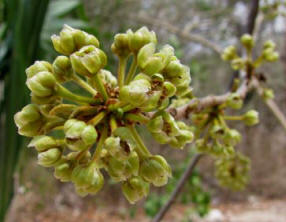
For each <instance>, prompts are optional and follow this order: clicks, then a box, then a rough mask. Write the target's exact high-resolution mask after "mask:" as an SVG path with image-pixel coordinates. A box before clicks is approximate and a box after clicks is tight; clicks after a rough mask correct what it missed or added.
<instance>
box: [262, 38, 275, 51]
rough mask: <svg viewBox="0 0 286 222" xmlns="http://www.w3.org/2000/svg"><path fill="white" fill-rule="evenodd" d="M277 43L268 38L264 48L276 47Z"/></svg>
mask: <svg viewBox="0 0 286 222" xmlns="http://www.w3.org/2000/svg"><path fill="white" fill-rule="evenodd" d="M275 48H276V44H275V42H273V41H272V40H268V41H266V42H265V43H264V44H263V49H275Z"/></svg>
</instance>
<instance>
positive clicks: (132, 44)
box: [127, 27, 157, 53]
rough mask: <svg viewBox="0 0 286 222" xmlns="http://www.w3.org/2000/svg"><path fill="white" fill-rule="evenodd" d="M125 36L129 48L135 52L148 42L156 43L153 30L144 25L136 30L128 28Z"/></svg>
mask: <svg viewBox="0 0 286 222" xmlns="http://www.w3.org/2000/svg"><path fill="white" fill-rule="evenodd" d="M127 36H128V40H129V49H130V50H131V51H132V52H135V53H137V52H138V51H139V50H140V49H141V48H142V47H143V46H144V45H146V44H148V43H151V42H152V43H157V38H156V34H155V32H153V31H149V30H148V28H146V27H142V28H140V29H139V30H137V31H136V32H132V31H131V30H128V31H127Z"/></svg>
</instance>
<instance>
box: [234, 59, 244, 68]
mask: <svg viewBox="0 0 286 222" xmlns="http://www.w3.org/2000/svg"><path fill="white" fill-rule="evenodd" d="M244 65H245V64H244V60H243V59H242V58H237V59H233V60H232V61H231V67H232V68H233V69H234V70H239V69H243V68H244Z"/></svg>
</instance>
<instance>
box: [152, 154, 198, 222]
mask: <svg viewBox="0 0 286 222" xmlns="http://www.w3.org/2000/svg"><path fill="white" fill-rule="evenodd" d="M202 156H203V154H196V155H195V156H194V157H193V158H192V159H191V160H190V162H189V164H188V166H187V168H186V170H185V172H184V174H183V175H182V176H181V178H180V180H179V182H178V184H177V186H176V188H175V190H174V191H173V192H172V194H171V197H170V199H169V200H168V202H167V203H166V204H165V205H164V206H163V207H162V208H161V209H160V211H159V213H158V214H157V215H156V216H155V218H154V220H153V222H159V221H161V219H163V217H164V216H165V214H166V213H167V211H168V210H169V208H170V206H171V205H172V204H173V203H174V201H175V200H176V198H177V196H178V195H179V193H180V192H181V191H182V189H183V187H184V185H185V183H186V181H187V179H188V178H189V176H190V175H191V174H192V172H193V170H194V168H195V166H196V165H197V163H198V162H199V160H200V159H201V158H202Z"/></svg>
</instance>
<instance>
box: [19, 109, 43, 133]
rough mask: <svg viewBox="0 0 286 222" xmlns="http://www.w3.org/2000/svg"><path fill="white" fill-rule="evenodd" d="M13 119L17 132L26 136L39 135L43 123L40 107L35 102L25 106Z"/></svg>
mask: <svg viewBox="0 0 286 222" xmlns="http://www.w3.org/2000/svg"><path fill="white" fill-rule="evenodd" d="M14 120H15V123H16V125H17V127H18V132H19V134H21V135H23V136H28V137H33V136H37V135H39V134H40V133H41V129H42V127H43V126H44V125H45V120H44V118H43V116H42V114H41V112H40V109H39V107H38V106H37V105H35V104H29V105H27V106H25V107H24V108H23V109H22V110H21V111H20V112H18V113H16V114H15V116H14Z"/></svg>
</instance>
